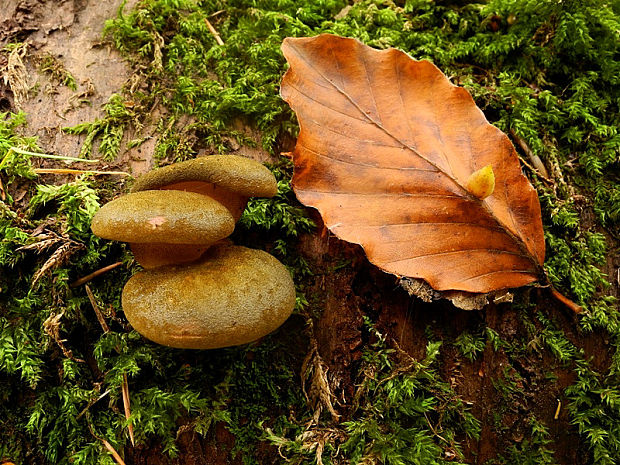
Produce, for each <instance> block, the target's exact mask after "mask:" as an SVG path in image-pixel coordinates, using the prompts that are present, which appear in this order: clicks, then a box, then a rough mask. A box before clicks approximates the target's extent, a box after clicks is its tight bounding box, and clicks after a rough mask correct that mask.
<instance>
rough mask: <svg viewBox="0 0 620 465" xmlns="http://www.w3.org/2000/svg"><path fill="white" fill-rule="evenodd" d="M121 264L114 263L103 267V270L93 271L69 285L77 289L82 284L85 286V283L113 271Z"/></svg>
mask: <svg viewBox="0 0 620 465" xmlns="http://www.w3.org/2000/svg"><path fill="white" fill-rule="evenodd" d="M122 264H123V262H116V263H112V264H111V265H108V266H104V267H103V268H100V269H98V270H96V271H93V272H92V273H90V274H87V275H86V276H84V277H82V278H80V279H77V280H75V281H73V282H72V283H71V284H70V287H78V286H81V285H82V284H86V283H87V282H89V281H91V280H93V279H95V278H96V277H97V276H100V275H102V274H104V273H107V272H108V271H110V270H113V269H114V268H116V267H118V266H120V265H122Z"/></svg>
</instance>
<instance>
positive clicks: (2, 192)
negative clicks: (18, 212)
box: [0, 179, 6, 202]
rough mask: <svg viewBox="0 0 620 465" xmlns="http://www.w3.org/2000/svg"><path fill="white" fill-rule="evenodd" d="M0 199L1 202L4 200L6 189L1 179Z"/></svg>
mask: <svg viewBox="0 0 620 465" xmlns="http://www.w3.org/2000/svg"><path fill="white" fill-rule="evenodd" d="M0 200H2V201H3V202H4V201H5V200H6V191H5V190H4V184H2V179H0Z"/></svg>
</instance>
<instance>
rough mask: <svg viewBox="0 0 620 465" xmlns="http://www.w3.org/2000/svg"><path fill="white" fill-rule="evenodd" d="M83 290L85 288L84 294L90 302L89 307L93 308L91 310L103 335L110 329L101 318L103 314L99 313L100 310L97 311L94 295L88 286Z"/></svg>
mask: <svg viewBox="0 0 620 465" xmlns="http://www.w3.org/2000/svg"><path fill="white" fill-rule="evenodd" d="M85 288H86V294H87V295H88V300H90V305H91V306H92V307H93V310H94V311H95V315H96V316H97V320H98V321H99V324H100V325H101V327H102V328H103V332H104V333H107V332H109V331H110V327H109V326H108V324H107V323H106V321H105V318H103V314H102V313H101V310H100V309H99V305H97V301H96V300H95V295H94V294H93V291H91V289H90V286H89V285H88V284H87V285H86V286H85Z"/></svg>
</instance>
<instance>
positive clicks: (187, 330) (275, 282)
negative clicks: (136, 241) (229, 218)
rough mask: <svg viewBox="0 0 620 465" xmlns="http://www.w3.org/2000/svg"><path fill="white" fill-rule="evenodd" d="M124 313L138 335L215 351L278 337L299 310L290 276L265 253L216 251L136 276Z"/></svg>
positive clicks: (125, 297)
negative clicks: (272, 335)
mask: <svg viewBox="0 0 620 465" xmlns="http://www.w3.org/2000/svg"><path fill="white" fill-rule="evenodd" d="M122 303H123V310H124V312H125V315H126V316H127V319H128V320H129V322H130V323H131V325H132V326H133V327H134V329H135V330H136V331H138V332H139V333H140V334H142V335H143V336H144V337H146V338H148V339H150V340H152V341H154V342H157V343H159V344H163V345H166V346H170V347H177V348H184V349H214V348H219V347H228V346H234V345H239V344H245V343H248V342H251V341H254V340H256V339H258V338H260V337H262V336H265V335H266V334H268V333H270V332H272V331H274V330H275V329H276V328H278V326H280V325H281V324H282V323H283V322H284V321H285V320H286V319H287V318H288V316H289V315H290V314H291V312H292V310H293V307H294V306H295V286H294V284H293V280H292V279H291V275H290V273H289V272H288V270H287V269H286V267H285V266H284V265H282V264H281V263H280V262H279V261H278V260H277V259H276V258H274V257H273V256H271V255H269V254H268V253H266V252H263V251H262V250H253V249H248V248H245V247H240V246H232V245H216V246H214V247H212V248H211V249H209V251H207V255H206V256H205V257H203V258H202V259H201V261H200V262H197V263H193V264H190V265H176V266H164V267H160V268H155V269H152V270H145V271H141V272H139V273H137V274H135V275H134V276H133V277H132V278H131V279H130V280H129V281H128V282H127V284H126V285H125V288H124V289H123V296H122Z"/></svg>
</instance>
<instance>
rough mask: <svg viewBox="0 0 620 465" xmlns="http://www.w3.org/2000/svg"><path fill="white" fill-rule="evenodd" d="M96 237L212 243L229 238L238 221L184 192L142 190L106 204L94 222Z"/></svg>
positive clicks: (206, 200)
mask: <svg viewBox="0 0 620 465" xmlns="http://www.w3.org/2000/svg"><path fill="white" fill-rule="evenodd" d="M91 229H92V231H93V233H94V234H96V235H97V236H99V237H103V238H105V239H113V240H117V241H124V242H146V243H162V242H163V243H168V244H203V245H204V244H212V243H214V242H216V241H218V240H220V239H223V238H224V237H227V236H229V235H230V234H231V233H232V232H233V230H234V229H235V221H234V219H233V217H232V215H231V214H230V212H229V211H228V209H227V208H226V207H224V206H223V205H222V204H220V203H219V202H217V201H216V200H214V199H212V198H210V197H207V196H205V195H201V194H197V193H194V192H184V191H172V190H171V191H142V192H136V193H133V194H128V195H125V196H123V197H119V198H118V199H115V200H113V201H112V202H109V203H107V204H105V205H104V206H103V207H101V209H100V210H99V211H98V212H97V213H96V214H95V216H94V217H93V220H92V223H91Z"/></svg>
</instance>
